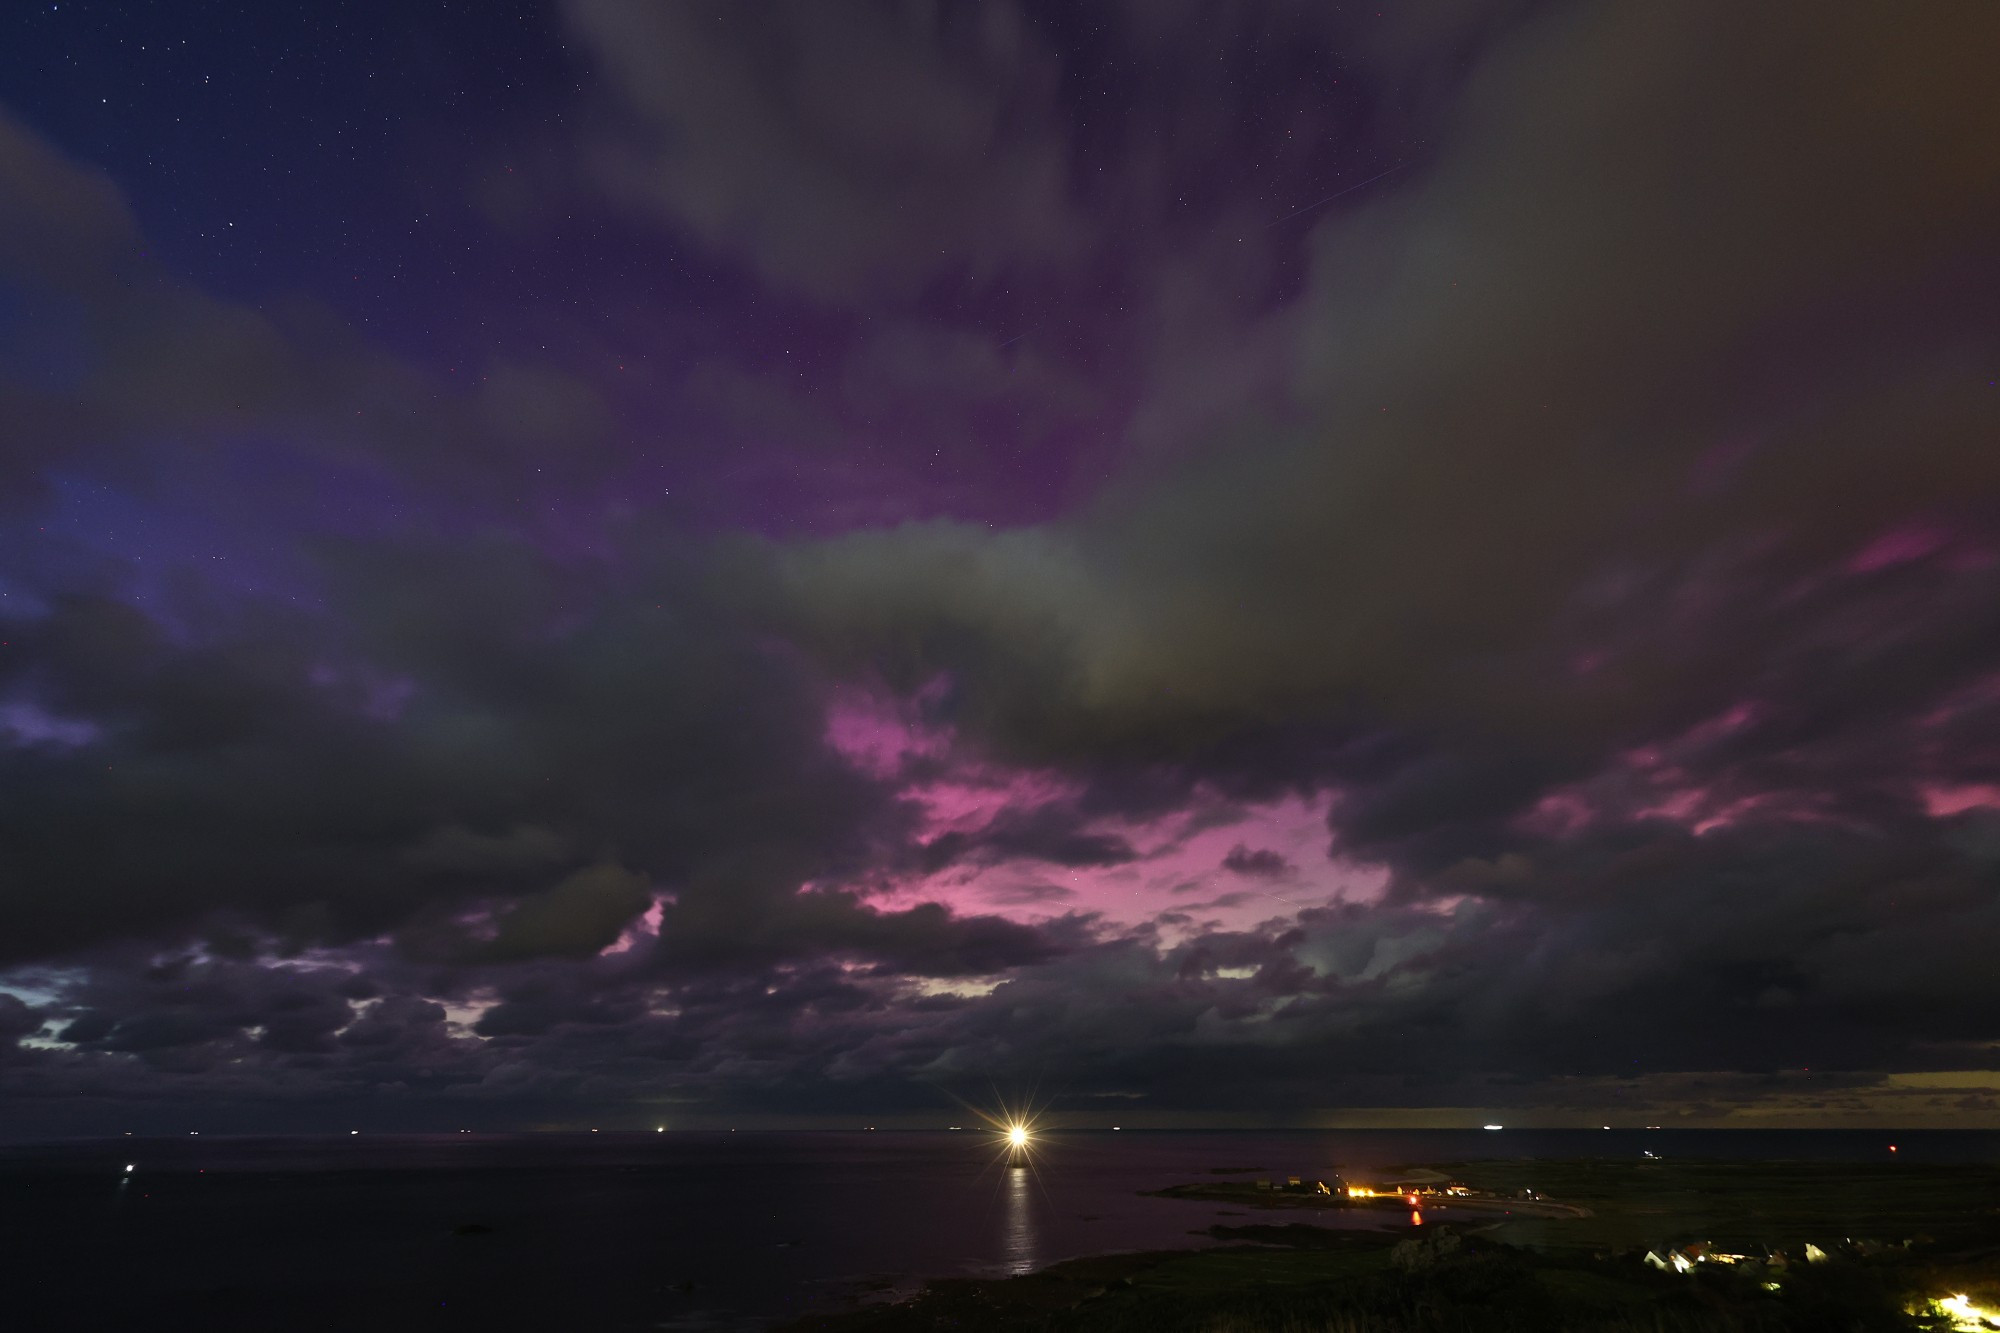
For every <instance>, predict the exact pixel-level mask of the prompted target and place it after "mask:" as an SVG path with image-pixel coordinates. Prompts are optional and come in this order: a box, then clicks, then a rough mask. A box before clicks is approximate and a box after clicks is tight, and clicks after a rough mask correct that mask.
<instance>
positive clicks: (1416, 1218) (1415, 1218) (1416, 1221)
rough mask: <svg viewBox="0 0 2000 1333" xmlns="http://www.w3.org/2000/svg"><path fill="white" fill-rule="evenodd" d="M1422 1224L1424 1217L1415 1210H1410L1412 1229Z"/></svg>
mask: <svg viewBox="0 0 2000 1333" xmlns="http://www.w3.org/2000/svg"><path fill="white" fill-rule="evenodd" d="M1423 1224H1424V1215H1423V1214H1422V1213H1420V1212H1418V1211H1417V1210H1416V1209H1414V1208H1412V1209H1411V1210H1410V1225H1411V1226H1413V1227H1420V1226H1422V1225H1423Z"/></svg>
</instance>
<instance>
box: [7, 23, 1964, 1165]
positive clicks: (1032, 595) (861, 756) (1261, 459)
mask: <svg viewBox="0 0 2000 1333" xmlns="http://www.w3.org/2000/svg"><path fill="white" fill-rule="evenodd" d="M1996 50H2000V6H1995V5H1992V4H1990V3H1984V2H1983V0H1982V2H1975V0H1966V2H1964V3H1950V2H1948V0H1939V2H1938V3H1930V4H1922V5H1886V4H1876V3H1866V4H1864V3H1854V4H1847V3H1824V2H1822V0H1798V3H1792V4H1771V5H1745V4H1740V3H1713V4H1700V3H1685V4H1678V3H1677V4H1671V5H1640V4H1623V3H1603V4H1590V3H1526V2H1523V3H1510V2H1508V0H1495V2H1494V3H1475V2H1474V0H1453V2H1452V3H1441V2H1440V0H1423V3H1410V2H1407V0H1371V3H1366V4H1359V5H1357V4H1333V3H1311V2H1309V0H1230V3H1200V2H1199V0H1092V2H1091V3H1073V2H1072V0H948V2H943V0H909V2H903V0H897V2H894V3H890V2H884V3H864V2H863V0H853V2H852V3H848V2H846V0H843V3H839V4H828V3H823V2H821V0H755V2H751V0H739V2H737V3H720V4H718V3H695V2H692V0H689V2H687V3H683V2H681V0H672V2H667V0H552V2H551V3H547V4H541V5H533V6H523V5H518V4H503V3H497V2H488V0H480V2H479V3H472V2H471V0H461V2H459V3H439V2H438V0H367V2H363V0H353V2H351V3H314V4H265V3H260V4H248V3H242V4H239V3H228V4H224V3H210V2H208V0H155V2H154V3H137V2H124V3H111V2H110V0H91V2H82V3H59V4H48V3H35V4H27V3H22V4H16V5H10V6H8V7H7V12H6V15H5V17H4V18H0V640H4V643H0V1121H4V1125H5V1133H6V1134H8V1135H10V1136H33V1135H44V1134H66V1133H118V1132H121V1131H127V1130H129V1131H134V1132H142V1133H157V1132H173V1133H180V1132H184V1131H185V1130H187V1129H204V1130H207V1131H209V1132H221V1131H252V1130H258V1131H262V1130H297V1131H327V1130H336V1129H337V1130H345V1129H348V1128H353V1127H359V1128H363V1129H366V1130H388V1129H405V1130H444V1129H456V1128H460V1127H467V1126H469V1127H474V1128H480V1129H501V1128H526V1127H585V1126H603V1127H605V1128H607V1129H611V1128H638V1127H644V1128H648V1129H650V1128H651V1127H653V1126H654V1125H656V1124H668V1125H672V1126H675V1127H687V1128H697V1127H725V1126H733V1125H740V1126H745V1127H751V1126H758V1125H781V1124H789V1125H828V1126H842V1125H847V1126H852V1125H862V1124H881V1125H883V1126H885V1127H887V1126H891V1125H912V1126H916V1125H921V1126H937V1125H942V1124H945V1123H948V1122H955V1121H957V1120H959V1119H961V1118H962V1112H961V1111H960V1110H959V1105H960V1101H961V1100H964V1101H970V1102H973V1103H976V1104H984V1103H986V1102H987V1101H989V1100H991V1099H992V1098H993V1097H995V1096H1001V1097H1006V1098H1009V1099H1016V1100H1018V1099H1020V1098H1024V1097H1028V1096H1030V1095H1032V1096H1034V1097H1035V1098H1036V1099H1037V1100H1038V1101H1039V1102H1040V1103H1041V1104H1044V1105H1046V1106H1047V1107H1048V1108H1049V1109H1050V1112H1051V1114H1053V1115H1056V1116H1058V1117H1063V1118H1067V1119H1069V1120H1071V1121H1073V1122H1075V1123H1080V1124H1106V1125H1108V1124H1113V1123H1118V1124H1123V1125H1126V1126H1135V1125H1209V1124H1256V1125H1356V1124H1385V1125H1412V1124H1440V1125H1443V1124H1450V1125H1467V1124H1472V1125H1476V1124H1479V1123H1481V1122H1482V1121H1486V1120H1496V1119H1500V1120H1507V1121H1509V1122H1510V1123H1520V1124H1536V1123H1539V1124H1551V1125H1596V1124H1599V1123H1618V1124H1641V1123H1680V1124H1721V1125H1727V1124H1795V1125H1912V1126H1915V1125H1937V1126H1988V1127H1992V1126H2000V1072H1996V1071H1995V1069H1994V1067H1995V1066H1996V1065H2000V1047H1996V1043H2000V966H1996V965H1995V961H1994V960H1995V958H1996V955H2000V97H1996V95H1995V92H1994V76H1993V66H1992V53H1993V52H1994V51H1996Z"/></svg>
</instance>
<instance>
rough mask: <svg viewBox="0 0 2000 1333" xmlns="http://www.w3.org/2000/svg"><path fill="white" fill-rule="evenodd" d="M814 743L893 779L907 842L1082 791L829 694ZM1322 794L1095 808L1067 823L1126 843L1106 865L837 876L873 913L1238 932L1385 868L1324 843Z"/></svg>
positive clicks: (1367, 893)
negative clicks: (1134, 809) (1143, 813)
mask: <svg viewBox="0 0 2000 1333" xmlns="http://www.w3.org/2000/svg"><path fill="white" fill-rule="evenodd" d="M827 740H828V743H829V744H830V745H832V746H833V747H834V748H835V749H836V750H838V751H839V752H840V753H841V754H842V755H843V756H845V757H846V758H847V759H848V760H849V762H851V763H853V764H854V765H855V767H857V768H859V769H861V770H863V771H864V772H868V773H870V774H872V775H874V776H877V777H881V778H883V779H885V780H889V781H893V782H896V783H897V784H898V791H899V794H900V795H901V797H902V798H903V799H904V800H905V801H907V802H909V803H910V804H911V806H913V807H914V808H915V809H916V811H917V812H918V818H917V823H916V828H915V831H914V837H915V841H916V842H917V844H918V845H919V846H920V847H928V846H930V845H931V844H933V843H934V842H935V841H936V840H937V839H938V838H941V837H944V836H946V835H952V834H957V835H963V836H965V837H968V838H973V839H975V840H976V839H977V837H978V835H980V834H981V833H982V832H984V831H987V830H990V829H992V828H994V827H995V826H996V825H997V824H999V823H1000V822H1002V821H1004V820H1010V819H1019V818H1021V817H1024V816H1029V815H1033V814H1035V813H1037V812H1041V811H1045V810H1047V809H1048V807H1050V806H1053V805H1059V804H1062V803H1067V802H1070V801H1073V800H1075V799H1076V798H1078V797H1079V796H1081V795H1083V794H1084V790H1085V789H1084V786H1083V784H1081V783H1079V782H1077V781H1075V780H1074V779H1070V778H1067V777H1064V776H1063V775H1061V774H1058V773H1055V772H1053V771H1049V770H1043V769H1033V768H1025V767H1015V766H1009V765H1003V764H998V763H994V762H992V761H990V760H986V759H982V758H980V757H978V756H975V755H971V754H968V753H966V747H965V746H964V745H963V744H962V742H961V741H960V739H959V738H958V737H957V736H956V735H955V733H953V732H952V731H951V730H950V729H949V728H943V727H939V726H936V725H933V724H926V723H923V722H921V721H919V720H918V719H917V717H916V716H915V714H914V712H912V711H906V710H903V709H901V708H898V707H896V706H895V705H893V704H888V703H885V702H883V701H881V700H880V699H878V698H864V697H860V696H847V697H843V698H842V699H841V700H840V701H838V702H837V703H836V704H835V706H834V707H833V708H832V709H831V710H830V712H829V717H828V726H827ZM919 761H921V762H919ZM1336 799H1337V793H1334V792H1331V791H1317V792H1313V793H1310V794H1291V795H1287V796H1284V797H1282V798H1279V799H1276V800H1271V801H1264V802H1256V803H1239V802H1233V801H1230V800H1229V799H1227V798H1225V797H1224V796H1223V795H1222V794H1221V793H1219V792H1216V791H1213V790H1207V789H1200V788H1198V789H1196V790H1195V791H1194V792H1193V793H1192V794H1191V797H1190V799H1189V800H1188V802H1187V803H1186V804H1185V805H1184V806H1183V807H1182V808H1180V809H1178V810H1175V811H1173V812H1172V813H1170V814H1166V815H1161V816H1158V817H1156V818H1152V819H1146V820H1133V819H1123V818H1117V817H1105V818H1099V819H1095V820H1090V821H1087V822H1086V823H1084V824H1083V825H1081V826H1080V827H1079V828H1078V829H1077V830H1076V832H1078V833H1079V834H1083V835H1088V836H1093V837H1101V838H1106V839H1120V840H1123V842H1124V843H1126V844H1127V845H1129V847H1130V848H1131V851H1132V855H1131V857H1130V859H1126V860H1121V861H1119V862H1117V863H1115V864H1091V865H1080V866H1078V865H1062V864H1058V863H1055V862H1052V861H1048V860H1044V859H1041V858H1038V857H1033V856H999V857H994V856H990V855H989V856H977V857H972V858H967V859H961V860H957V861H954V862H953V863H952V864H949V865H946V866H944V867H943V868H942V869H939V870H936V871H931V872H927V873H926V872H910V873H901V874H898V873H891V874H886V875H883V876H881V877H879V878H877V879H875V880H874V881H872V882H870V883H867V884H863V885H846V886H843V887H847V888H851V889H855V890H857V891H860V892H862V893H863V894H864V896H865V897H867V899H868V900H869V901H870V902H872V903H874V904H875V905H876V906H878V907H881V908H883V909H885V910H900V909H904V908H908V907H912V906H915V905H917V904H919V903H926V902H936V903H942V904H944V905H946V906H948V907H950V908H952V909H953V910H955V911H960V912H967V913H988V914H994V915H999V916H1004V917H1007V918H1009V919H1012V920H1017V921H1044V920H1048V919H1050V918H1053V917H1058V916H1063V915H1066V914H1070V913H1086V914H1093V915H1096V916H1097V917H1099V918H1101V919H1102V920H1103V921H1104V922H1105V923H1106V924H1109V925H1115V926H1119V927H1124V928H1128V929H1129V928H1145V927H1150V928H1154V929H1157V930H1159V931H1160V932H1161V934H1162V935H1163V936H1166V937H1169V938H1173V937H1179V936H1182V935H1186V934H1193V933H1199V932H1201V931H1206V930H1216V929H1221V930H1241V929H1248V928H1250V927H1252V926H1256V925H1258V924H1260V923H1263V922H1268V921H1271V920H1272V919H1274V918H1284V917H1288V916H1294V915H1296V914H1297V913H1298V912H1300V911H1303V910H1305V909H1307V908H1312V907H1322V906H1325V905H1327V904H1329V903H1332V902H1336V901H1358V900H1373V899H1375V898H1378V897H1379V896H1380V895H1381V893H1382V891H1383V889H1384V887H1385V886H1386V884H1387V880H1388V875H1387V872H1386V871H1385V870H1382V869H1380V868H1377V867H1373V866H1368V865H1362V864H1357V863H1352V862H1348V861H1344V860H1342V859H1340V858H1338V857H1336V856H1332V855H1330V853H1329V841H1330V834H1329V833H1328V828H1327V814H1328V811H1329V810H1330V809H1331V808H1332V805H1333V803H1334V802H1335V800H1336ZM1232 853H1234V856H1232ZM1225 862H1233V864H1234V867H1235V868H1232V867H1231V865H1229V864H1225Z"/></svg>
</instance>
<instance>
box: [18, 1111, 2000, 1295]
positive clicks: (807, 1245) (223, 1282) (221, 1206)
mask: <svg viewBox="0 0 2000 1333" xmlns="http://www.w3.org/2000/svg"><path fill="white" fill-rule="evenodd" d="M1891 1143H1894V1144H1895V1145H1896V1149H1897V1152H1896V1154H1895V1156H1894V1158H1891V1157H1890V1156H1889V1154H1888V1146H1889V1144H1891ZM1645 1153H1653V1154H1655V1155H1658V1156H1674V1157H1704V1158H1730V1159H1741V1160H1822V1161H1887V1160H1899V1161H1906V1162H1909V1161H1928V1162H1972V1161H1983V1162H1991V1161H2000V1133H1994V1132H1944V1131H1924V1132H1917V1131H1903V1132H1899V1133H1885V1132H1882V1131H1868V1132H1848V1131H1791V1130H1786V1131H1757V1130H1619V1129H1613V1130H1594V1131H1581V1130H1511V1129H1510V1130H1502V1131H1497V1132H1495V1131H1484V1130H1439V1131H1403V1130H1337V1131H1292V1132H1241V1131H1208V1132H1179V1131H1175V1132H1166V1131H1150V1132H1148V1131H1136V1130H1121V1131H1109V1130H1106V1131H1091V1132H1083V1131H1077V1132H1050V1133H1045V1134H1041V1135H1039V1136H1038V1137H1037V1138H1036V1140H1035V1141H1034V1143H1033V1144H1032V1145H1031V1148H1030V1150H1029V1152H1028V1153H1027V1154H1026V1155H1025V1159H1024V1160H1016V1159H1014V1158H1010V1156H1009V1154H1008V1153H1007V1152H1006V1151H1005V1149H1004V1146H1003V1145H1001V1144H1000V1143H999V1142H998V1141H997V1139H996V1136H994V1135H993V1134H991V1133H988V1132H983V1131H974V1130H970V1129H968V1130H965V1131H961V1132H948V1131H938V1132H929V1133H890V1132H886V1131H883V1132H860V1133H817V1134H794V1133H752V1132H747V1131H745V1132H729V1133H700V1134H697V1133H682V1132H668V1133H585V1134H526V1135H504V1136H503V1135H489V1134H454V1135H444V1136H385V1135H379V1134H359V1135H340V1136H337V1137H329V1138H223V1137H203V1136H188V1137H185V1138H173V1139H138V1138H120V1139H112V1140H100V1141H89V1142H59V1143H39V1144H30V1145H20V1146H14V1147H0V1285H4V1294H0V1325H4V1326H5V1327H6V1328H8V1329H11V1330H15V1333H43V1331H44V1330H47V1331H49V1333H55V1331H57V1330H71V1329H79V1330H81V1329H88V1330H100V1329H102V1330H124V1329H130V1330H170V1329H171V1330H178V1329H200V1330H205V1331H206V1330H234V1329H257V1330H273V1331H274V1333H276V1331H283V1333H294V1331H298V1330H319V1329H329V1330H331V1329H340V1330H401V1329H412V1330H468V1331H471V1330H481V1331H482V1333H484V1331H487V1330H552V1331H555V1330H564V1331H574V1333H595V1331H596V1330H613V1331H620V1333H622V1331H624V1330H641V1329H661V1330H683V1331H687V1333H694V1331H697V1330H717V1331H723V1330H728V1331H732V1333H733V1331H734V1330H753V1329H765V1328H769V1327H772V1326H773V1325H774V1324H778V1323H782V1322H784V1321H787V1320H790V1319H794V1318H797V1317H798V1316H800V1315H803V1314H807V1313H810V1312H815V1311H834V1310H841V1309H845V1308H849V1307H851V1306H853V1305H854V1304H856V1303H859V1302H866V1301H875V1300H886V1299H894V1298H896V1297H898V1296H901V1295H906V1294H909V1293H911V1292H913V1291H915V1290H916V1289H917V1288H918V1287H920V1286H921V1285H922V1283H923V1282H924V1281H925V1280H927V1279H931V1278H941V1277H953V1276H975V1277H992V1276H1004V1275H1007V1274H1013V1273H1025V1272H1030V1271H1033V1270H1034V1269H1036V1268H1039V1267H1042V1266H1044V1265H1047V1264H1050V1263H1054V1262H1057V1261H1059V1260H1063V1259H1068V1258H1074V1257H1077V1256H1082V1255H1089V1254H1102V1253H1107V1252H1111V1251H1118V1250H1146V1249H1160V1248H1167V1247H1187V1246H1200V1245H1207V1244H1214V1243H1216V1241H1215V1240H1214V1238H1213V1237H1211V1236H1210V1235H1208V1234H1207V1231H1208V1228H1210V1227H1211V1226H1214V1225H1217V1224H1231V1225H1244V1224H1248V1223H1257V1222H1269V1221H1274V1220H1276V1221H1290V1220H1295V1219H1294V1218H1293V1217H1291V1216H1289V1215H1281V1216H1278V1217H1273V1215H1271V1214H1268V1213H1262V1214H1257V1213H1252V1214H1249V1215H1246V1214H1245V1213H1244V1212H1243V1210H1242V1209H1240V1208H1237V1207H1232V1206H1230V1205H1227V1204H1215V1203H1208V1202H1199V1201H1191V1200H1186V1199H1173V1198H1159V1197H1154V1196H1152V1195H1149V1194H1148V1193H1147V1191H1152V1190H1158V1189H1161V1188H1163V1187H1165V1186H1168V1185H1173V1184H1179V1183H1185V1182H1189V1181H1197V1180H1242V1179H1252V1178H1274V1179H1281V1178H1283V1177H1285V1176H1294V1175H1295V1176H1299V1177H1301V1178H1302V1179H1305V1180H1312V1179H1317V1178H1331V1177H1333V1176H1337V1175H1345V1176H1349V1177H1367V1176H1369V1175H1371V1174H1379V1173H1381V1172H1383V1171H1385V1170H1387V1169H1389V1168H1392V1167H1395V1166H1398V1165H1403V1164H1414V1163H1426V1162H1450V1161H1466V1160H1476V1159H1481V1158H1489V1159H1490V1158H1495V1157H1508V1158H1535V1157H1547V1158H1577V1157H1632V1158H1637V1157H1640V1156H1642V1155H1643V1154H1645ZM1430 1216H1431V1218H1432V1220H1447V1219H1448V1215H1447V1214H1442V1213H1435V1212H1434V1213H1432V1214H1431V1215H1430ZM1310 1220H1311V1221H1313V1222H1315V1223H1317V1224H1320V1225H1352V1226H1379V1227H1406V1226H1408V1225H1409V1224H1410V1219H1409V1217H1408V1215H1407V1213H1405V1212H1403V1211H1401V1210H1397V1209H1384V1210H1380V1211H1377V1210H1374V1209H1356V1210H1351V1211H1350V1210H1342V1211H1339V1212H1329V1213H1316V1214H1314V1215H1312V1217H1311V1219H1310Z"/></svg>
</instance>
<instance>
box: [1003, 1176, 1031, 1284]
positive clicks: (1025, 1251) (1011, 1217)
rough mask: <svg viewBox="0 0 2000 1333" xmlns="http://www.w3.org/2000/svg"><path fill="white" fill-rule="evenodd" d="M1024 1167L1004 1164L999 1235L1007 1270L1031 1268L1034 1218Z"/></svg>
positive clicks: (1015, 1270) (1016, 1272) (1029, 1269)
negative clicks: (1002, 1219) (1003, 1205)
mask: <svg viewBox="0 0 2000 1333" xmlns="http://www.w3.org/2000/svg"><path fill="white" fill-rule="evenodd" d="M1028 1184H1029V1181H1028V1168H1027V1167H1025V1166H1010V1167H1008V1168H1007V1230H1006V1233H1005V1234H1004V1235H1003V1236H1002V1237H1001V1250H1002V1252H1003V1254H1004V1255H1005V1259H1006V1266H1007V1271H1008V1272H1009V1273H1013V1274H1020V1273H1032V1272H1034V1271H1035V1266H1036V1265H1035V1218H1034V1214H1033V1212H1032V1211H1031V1210H1030V1209H1029V1206H1028Z"/></svg>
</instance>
